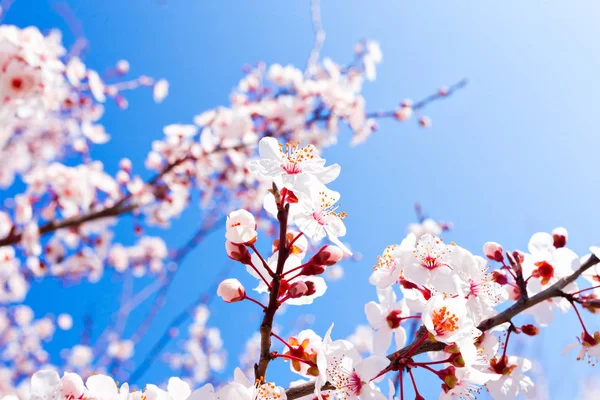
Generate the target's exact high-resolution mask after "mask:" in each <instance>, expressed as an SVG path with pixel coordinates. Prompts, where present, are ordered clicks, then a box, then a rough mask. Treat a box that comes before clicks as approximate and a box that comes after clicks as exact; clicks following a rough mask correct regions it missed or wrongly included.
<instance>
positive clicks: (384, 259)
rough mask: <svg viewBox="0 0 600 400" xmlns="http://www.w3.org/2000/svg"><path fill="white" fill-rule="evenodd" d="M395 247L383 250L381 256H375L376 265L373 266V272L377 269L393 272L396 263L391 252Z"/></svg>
mask: <svg viewBox="0 0 600 400" xmlns="http://www.w3.org/2000/svg"><path fill="white" fill-rule="evenodd" d="M397 247H398V246H397V245H395V244H394V245H391V246H388V247H386V248H385V250H384V251H383V254H382V255H380V256H377V265H374V266H373V269H374V270H378V269H389V270H393V269H394V267H395V266H396V262H395V261H394V259H393V258H392V252H393V251H394V250H395V249H396V248H397Z"/></svg>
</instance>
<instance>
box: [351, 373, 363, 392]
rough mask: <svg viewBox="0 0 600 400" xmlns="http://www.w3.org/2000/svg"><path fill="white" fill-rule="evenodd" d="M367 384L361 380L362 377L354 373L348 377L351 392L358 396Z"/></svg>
mask: <svg viewBox="0 0 600 400" xmlns="http://www.w3.org/2000/svg"><path fill="white" fill-rule="evenodd" d="M364 384H365V382H363V381H362V380H361V379H360V376H358V374H357V373H356V372H352V373H351V374H350V376H349V377H348V385H347V388H348V389H349V390H350V392H352V394H354V395H356V396H358V395H359V394H360V391H361V390H362V387H363V385H364Z"/></svg>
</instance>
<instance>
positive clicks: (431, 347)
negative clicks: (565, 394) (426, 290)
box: [286, 254, 600, 400]
mask: <svg viewBox="0 0 600 400" xmlns="http://www.w3.org/2000/svg"><path fill="white" fill-rule="evenodd" d="M599 262H600V260H599V259H598V258H597V257H596V256H594V255H593V254H592V255H591V256H590V258H589V259H588V260H587V261H586V262H584V263H583V264H582V265H581V266H580V267H579V268H578V269H577V270H576V271H575V272H573V273H572V274H571V275H569V276H567V277H564V278H562V279H559V280H558V281H557V282H556V283H555V284H554V285H552V286H550V287H549V288H548V289H546V290H544V291H542V292H540V293H538V294H536V295H535V296H533V297H531V298H529V299H525V300H522V301H517V302H516V303H515V304H513V305H512V306H510V307H509V308H507V309H506V310H504V311H502V312H501V313H499V314H498V315H496V316H494V317H491V318H488V319H486V320H485V321H483V322H481V323H480V324H479V326H477V328H478V329H479V330H480V331H482V332H485V331H488V330H490V329H491V328H493V327H495V326H498V325H501V324H504V323H506V322H509V321H510V320H511V319H512V318H514V317H515V316H516V315H518V314H520V313H522V312H523V311H525V310H527V309H528V308H531V307H533V306H535V305H537V304H539V303H541V302H543V301H546V300H549V299H551V298H553V297H563V296H564V292H563V289H564V288H565V287H566V286H567V285H568V284H570V283H572V282H574V281H575V280H576V279H577V278H579V276H580V275H581V274H582V273H584V272H585V271H586V270H588V269H590V268H591V267H593V266H594V265H596V264H598V263H599ZM426 334H427V330H426V329H425V327H424V326H421V327H420V328H419V330H418V331H417V334H416V335H415V340H414V341H413V342H412V343H411V344H409V345H407V346H405V347H404V348H402V349H400V350H398V351H396V352H394V353H391V354H389V355H388V356H387V357H388V359H389V360H390V361H391V362H392V363H394V362H396V363H397V362H398V360H400V359H401V358H403V357H404V356H406V355H407V353H408V351H409V350H410V349H411V347H412V346H413V343H415V342H417V341H418V340H419V339H420V338H421V337H422V335H426ZM444 346H445V344H444V343H441V342H431V341H429V340H426V341H425V342H423V343H422V344H420V345H419V346H418V347H417V348H416V349H414V350H413V351H411V356H415V355H417V354H422V353H426V352H429V351H440V350H442V349H443V348H444ZM327 389H331V386H330V385H329V384H327V385H325V386H324V387H323V390H327ZM314 391H315V384H314V382H307V383H304V384H302V385H298V386H295V387H293V388H289V389H288V390H287V391H286V394H287V398H288V400H294V399H298V398H300V397H302V396H307V395H310V394H312V393H314Z"/></svg>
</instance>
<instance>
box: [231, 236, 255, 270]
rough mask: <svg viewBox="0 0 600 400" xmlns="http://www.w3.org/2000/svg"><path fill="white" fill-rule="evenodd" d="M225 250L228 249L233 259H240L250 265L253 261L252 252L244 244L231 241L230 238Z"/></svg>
mask: <svg viewBox="0 0 600 400" xmlns="http://www.w3.org/2000/svg"><path fill="white" fill-rule="evenodd" d="M225 250H226V251H227V255H228V256H229V258H231V259H232V260H235V261H239V262H241V263H242V264H246V265H250V264H251V263H252V257H251V256H250V252H249V251H248V249H247V248H246V246H244V245H241V244H235V243H231V242H230V241H229V240H226V241H225Z"/></svg>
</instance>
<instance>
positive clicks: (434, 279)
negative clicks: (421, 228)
mask: <svg viewBox="0 0 600 400" xmlns="http://www.w3.org/2000/svg"><path fill="white" fill-rule="evenodd" d="M453 249H454V246H448V245H446V244H444V242H443V241H442V239H440V238H438V237H435V236H431V235H429V234H425V235H423V236H421V237H420V238H419V240H418V241H417V244H416V248H415V249H414V250H413V260H412V262H411V263H410V264H408V265H405V266H404V277H405V278H406V279H408V280H409V281H411V282H413V283H416V284H417V285H422V286H430V287H435V288H436V289H437V290H439V291H442V292H448V293H453V292H454V291H455V287H454V285H453V283H452V279H451V278H450V275H451V274H452V268H453V267H452V266H451V265H450V264H449V259H450V254H451V253H452V250H453Z"/></svg>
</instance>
